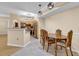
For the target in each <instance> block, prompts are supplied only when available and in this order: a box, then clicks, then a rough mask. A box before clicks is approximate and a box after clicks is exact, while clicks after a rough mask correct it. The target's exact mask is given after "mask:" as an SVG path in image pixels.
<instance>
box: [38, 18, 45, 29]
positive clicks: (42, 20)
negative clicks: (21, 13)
mask: <svg viewBox="0 0 79 59" xmlns="http://www.w3.org/2000/svg"><path fill="white" fill-rule="evenodd" d="M39 22H40V28H41V29H43V28H45V19H39Z"/></svg>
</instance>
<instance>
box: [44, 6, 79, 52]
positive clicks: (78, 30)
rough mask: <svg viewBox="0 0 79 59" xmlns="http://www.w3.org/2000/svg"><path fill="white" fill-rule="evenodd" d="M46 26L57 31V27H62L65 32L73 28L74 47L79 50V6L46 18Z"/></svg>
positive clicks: (51, 30)
mask: <svg viewBox="0 0 79 59" xmlns="http://www.w3.org/2000/svg"><path fill="white" fill-rule="evenodd" d="M45 28H46V29H47V30H48V31H49V32H51V33H55V31H56V29H61V30H62V32H63V34H67V32H68V31H69V30H71V29H72V30H73V33H74V35H73V45H72V46H73V48H74V49H75V50H76V51H79V44H78V43H79V7H76V8H73V9H70V10H67V11H64V12H62V13H59V14H56V15H53V16H51V17H48V18H47V19H45Z"/></svg>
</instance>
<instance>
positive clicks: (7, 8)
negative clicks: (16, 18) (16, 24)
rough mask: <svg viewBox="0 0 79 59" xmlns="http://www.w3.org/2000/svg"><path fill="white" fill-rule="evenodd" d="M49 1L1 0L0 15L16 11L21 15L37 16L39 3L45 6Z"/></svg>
mask: <svg viewBox="0 0 79 59" xmlns="http://www.w3.org/2000/svg"><path fill="white" fill-rule="evenodd" d="M47 3H48V2H0V15H7V14H10V13H15V14H19V15H29V16H31V15H32V16H33V15H34V16H35V15H37V13H38V11H39V6H38V5H39V4H41V5H42V6H41V8H43V7H44V6H45V5H46V4H47Z"/></svg>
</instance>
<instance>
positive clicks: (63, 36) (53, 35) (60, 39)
mask: <svg viewBox="0 0 79 59" xmlns="http://www.w3.org/2000/svg"><path fill="white" fill-rule="evenodd" d="M48 37H49V38H50V40H55V55H57V42H64V43H66V42H67V36H65V35H61V37H57V36H56V34H53V33H50V34H49V35H48Z"/></svg>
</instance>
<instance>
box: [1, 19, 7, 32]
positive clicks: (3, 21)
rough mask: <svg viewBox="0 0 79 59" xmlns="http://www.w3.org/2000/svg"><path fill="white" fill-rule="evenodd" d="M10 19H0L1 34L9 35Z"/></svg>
mask: <svg viewBox="0 0 79 59" xmlns="http://www.w3.org/2000/svg"><path fill="white" fill-rule="evenodd" d="M7 28H8V18H5V17H0V34H7Z"/></svg>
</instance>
